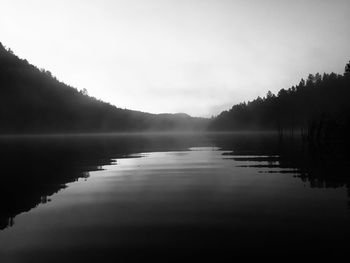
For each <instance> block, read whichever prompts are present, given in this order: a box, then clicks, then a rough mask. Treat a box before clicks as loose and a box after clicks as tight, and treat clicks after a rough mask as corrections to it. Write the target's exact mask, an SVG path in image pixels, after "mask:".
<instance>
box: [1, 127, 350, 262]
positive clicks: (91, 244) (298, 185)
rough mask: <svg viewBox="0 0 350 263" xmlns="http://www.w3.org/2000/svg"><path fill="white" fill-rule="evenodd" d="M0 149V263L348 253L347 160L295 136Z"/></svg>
mask: <svg viewBox="0 0 350 263" xmlns="http://www.w3.org/2000/svg"><path fill="white" fill-rule="evenodd" d="M0 144H1V147H0V154H1V155H0V157H1V160H0V164H1V169H2V172H1V174H2V176H1V177H2V178H1V180H2V184H1V191H0V193H1V199H0V200H1V213H0V216H1V217H0V219H1V220H0V222H1V229H2V230H1V231H0V244H1V246H0V256H1V258H2V262H62V261H64V260H65V259H66V258H70V259H72V260H73V261H86V262H89V261H92V262H93V261H95V262H96V261H97V260H107V259H111V258H112V259H114V260H122V261H125V260H135V261H139V260H141V259H142V258H143V257H144V255H148V256H149V258H154V259H163V260H164V259H168V261H171V260H179V259H184V258H186V259H188V258H189V252H191V253H190V256H191V257H193V258H195V259H197V260H198V259H201V258H207V257H213V258H216V259H219V258H224V257H225V258H227V257H228V258H234V257H236V256H244V255H249V253H251V251H254V252H255V253H258V254H259V255H260V254H269V253H270V251H271V249H272V248H273V251H274V254H275V255H279V254H283V253H289V252H292V251H293V253H294V255H309V256H310V255H312V254H314V253H316V254H317V253H319V252H321V251H325V249H327V250H326V251H327V253H329V254H331V253H333V252H335V251H337V253H338V254H342V252H341V251H344V253H345V251H346V249H345V248H346V247H347V245H348V243H347V241H346V240H347V237H348V236H349V233H350V227H349V225H350V224H349V222H350V210H349V205H348V203H349V181H348V179H347V178H346V176H345V174H346V173H345V172H346V171H347V169H348V168H349V167H348V164H347V163H346V162H342V161H341V160H342V158H340V157H339V156H337V157H336V158H337V162H334V158H335V157H334V156H333V154H332V151H331V149H329V151H325V152H323V153H322V152H320V151H319V150H317V149H311V148H310V147H306V146H305V145H304V144H303V143H302V142H301V141H299V140H298V139H285V140H283V141H280V140H279V138H278V136H276V135H274V134H269V133H262V134H258V133H249V134H238V133H236V134H228V133H226V134H223V133H221V134H219V135H218V134H215V133H209V134H204V133H203V134H188V133H187V134H186V133H182V134H176V135H175V134H163V135H162V136H160V135H159V134H157V135H154V134H142V135H141V134H132V135H125V134H123V135H108V136H107V135H84V136H82V135H80V136H78V135H75V136H46V137H39V136H37V137H31V138H29V137H17V138H16V137H12V139H9V138H6V139H3V140H0ZM337 152H339V151H337ZM344 154H346V153H344ZM329 240H332V242H329ZM342 249H343V250H342Z"/></svg>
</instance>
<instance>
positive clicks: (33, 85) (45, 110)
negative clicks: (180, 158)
mask: <svg viewBox="0 0 350 263" xmlns="http://www.w3.org/2000/svg"><path fill="white" fill-rule="evenodd" d="M207 122H208V120H207V119H203V118H192V117H190V116H188V115H185V114H150V113H144V112H139V111H132V110H126V109H121V108H117V107H115V106H113V105H111V104H109V103H105V102H103V101H101V100H98V99H96V98H94V97H90V96H88V95H87V92H86V90H80V91H79V90H77V89H76V88H73V87H71V86H69V85H67V84H65V83H63V82H61V81H59V80H57V78H55V77H54V76H53V75H52V74H51V72H50V71H46V70H40V69H38V68H37V67H35V66H33V65H31V64H29V62H28V61H27V60H24V59H20V58H19V57H17V56H16V55H15V54H13V52H12V51H11V50H10V49H7V48H5V47H4V46H3V45H2V44H1V43H0V133H2V134H13V133H16V134H17V133H69V132H84V133H86V132H126V131H169V130H176V131H178V130H186V131H187V130H198V129H204V128H205V126H206V125H207Z"/></svg>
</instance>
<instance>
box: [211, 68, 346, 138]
mask: <svg viewBox="0 0 350 263" xmlns="http://www.w3.org/2000/svg"><path fill="white" fill-rule="evenodd" d="M349 99H350V62H349V64H347V65H346V67H345V73H344V75H338V74H335V73H331V74H326V73H325V74H323V75H322V76H321V74H319V73H317V74H316V75H312V74H310V75H309V76H308V78H307V80H304V79H302V80H301V81H300V83H299V84H298V85H297V86H293V87H291V88H289V89H287V90H285V89H281V90H280V91H279V92H278V94H277V95H275V94H273V93H272V92H270V91H269V92H268V93H267V95H266V97H264V98H260V97H258V98H257V99H255V100H253V101H250V102H248V103H240V104H237V105H234V106H233V107H232V108H231V109H230V110H228V111H223V112H222V113H220V114H219V115H218V116H217V117H216V118H214V119H213V121H212V122H211V124H210V127H209V129H211V130H220V131H233V130H234V131H237V130H275V131H278V132H279V133H280V134H281V135H282V134H284V133H286V132H288V133H291V134H293V133H294V132H300V133H302V134H303V135H305V136H306V137H308V138H310V139H312V140H324V139H331V138H332V139H339V138H345V137H347V134H346V133H347V131H348V130H349V128H350V103H349Z"/></svg>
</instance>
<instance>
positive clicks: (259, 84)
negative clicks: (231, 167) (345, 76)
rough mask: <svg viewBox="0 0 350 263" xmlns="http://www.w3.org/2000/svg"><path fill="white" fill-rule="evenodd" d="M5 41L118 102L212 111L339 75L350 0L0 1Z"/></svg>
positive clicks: (0, 33) (349, 35)
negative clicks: (315, 77)
mask: <svg viewBox="0 0 350 263" xmlns="http://www.w3.org/2000/svg"><path fill="white" fill-rule="evenodd" d="M0 8H1V15H0V42H2V44H3V45H5V46H6V47H9V48H11V49H12V50H13V51H14V52H15V54H17V55H18V56H19V57H21V58H25V59H27V60H28V61H29V62H30V63H32V64H34V65H36V66H37V67H39V68H45V69H46V70H49V71H51V72H52V74H53V75H55V76H56V77H57V78H58V79H59V80H61V81H63V82H65V83H67V84H69V85H71V86H73V87H75V88H77V89H79V90H82V89H87V90H88V93H89V95H91V96H94V97H96V98H98V99H101V100H104V101H107V102H109V103H111V104H114V105H116V106H117V107H120V108H128V109H133V110H140V111H145V112H152V113H164V112H169V113H177V112H184V113H188V114H190V115H193V116H201V117H210V116H212V115H216V114H218V113H219V112H220V111H222V110H226V109H229V108H230V107H231V106H232V105H234V104H236V103H240V102H243V101H249V100H252V99H254V98H256V97H257V96H265V94H266V93H267V91H268V90H271V91H272V92H275V93H276V92H278V90H280V89H282V88H289V87H291V86H292V85H295V84H298V83H299V81H300V79H301V78H306V77H307V76H308V74H309V73H317V72H320V73H323V72H329V73H330V72H336V73H339V74H342V73H343V72H344V66H345V64H346V63H347V62H348V61H349V60H350V15H349V14H350V0H293V1H290V0H255V1H253V0H54V1H53V0H0Z"/></svg>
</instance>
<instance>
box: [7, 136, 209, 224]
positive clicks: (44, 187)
mask: <svg viewBox="0 0 350 263" xmlns="http://www.w3.org/2000/svg"><path fill="white" fill-rule="evenodd" d="M201 143H203V138H200V137H198V136H195V137H194V136H186V135H177V136H160V135H157V136H152V135H139V136H138V135H131V136H127V135H123V136H118V135H101V136H98V135H96V136H94V135H90V136H89V135H80V136H46V137H2V138H0V167H1V170H2V171H1V184H0V208H1V209H0V229H4V228H5V227H7V226H12V225H13V224H14V217H15V216H16V215H17V214H19V213H21V212H25V211H29V210H30V209H32V208H34V207H36V206H37V205H38V204H40V203H45V202H47V201H49V198H47V197H48V196H51V195H52V194H54V193H57V192H58V191H59V190H61V189H63V188H65V187H66V184H67V183H69V182H73V181H76V180H77V179H78V178H81V177H88V176H89V172H90V171H95V170H100V169H101V167H102V166H103V165H107V164H111V162H112V161H113V159H115V158H124V157H128V156H129V155H131V154H133V153H138V152H151V151H170V150H185V149H187V148H188V147H190V146H195V145H201Z"/></svg>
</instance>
